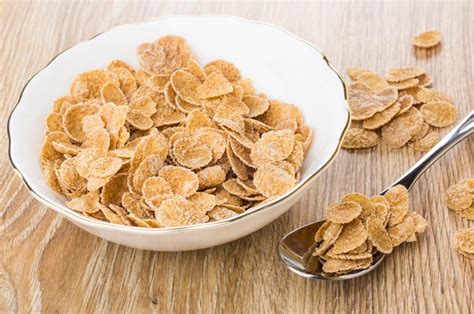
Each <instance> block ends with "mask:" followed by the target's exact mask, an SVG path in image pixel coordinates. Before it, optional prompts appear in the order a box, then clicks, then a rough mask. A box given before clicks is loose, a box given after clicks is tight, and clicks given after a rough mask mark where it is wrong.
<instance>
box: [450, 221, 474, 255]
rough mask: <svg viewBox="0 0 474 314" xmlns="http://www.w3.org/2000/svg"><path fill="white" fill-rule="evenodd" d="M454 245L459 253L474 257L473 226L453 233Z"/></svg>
mask: <svg viewBox="0 0 474 314" xmlns="http://www.w3.org/2000/svg"><path fill="white" fill-rule="evenodd" d="M454 246H455V248H456V250H457V251H458V252H459V253H460V254H462V255H464V256H466V257H467V258H470V259H474V228H466V229H461V230H458V231H457V232H456V233H455V234H454Z"/></svg>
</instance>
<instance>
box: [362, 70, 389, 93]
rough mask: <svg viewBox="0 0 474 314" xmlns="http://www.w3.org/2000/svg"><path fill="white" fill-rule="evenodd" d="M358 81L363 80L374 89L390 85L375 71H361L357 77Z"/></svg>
mask: <svg viewBox="0 0 474 314" xmlns="http://www.w3.org/2000/svg"><path fill="white" fill-rule="evenodd" d="M357 81H358V82H362V83H364V84H365V85H367V86H368V87H369V88H370V89H372V90H380V89H384V88H387V87H389V85H388V83H387V81H386V80H384V79H383V78H382V77H380V76H379V75H378V74H376V73H373V72H365V73H361V74H360V75H358V77H357Z"/></svg>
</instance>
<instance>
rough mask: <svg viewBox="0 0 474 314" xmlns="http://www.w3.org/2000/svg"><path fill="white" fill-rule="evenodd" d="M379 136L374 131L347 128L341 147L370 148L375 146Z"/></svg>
mask: <svg viewBox="0 0 474 314" xmlns="http://www.w3.org/2000/svg"><path fill="white" fill-rule="evenodd" d="M378 143H379V136H378V135H377V133H376V132H374V131H371V130H366V129H363V128H351V129H349V130H347V132H346V135H345V136H344V140H343V141H342V147H343V148H347V149H359V148H370V147H374V146H377V145H378Z"/></svg>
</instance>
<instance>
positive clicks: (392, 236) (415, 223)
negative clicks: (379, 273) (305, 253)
mask: <svg viewBox="0 0 474 314" xmlns="http://www.w3.org/2000/svg"><path fill="white" fill-rule="evenodd" d="M408 203H409V199H408V191H407V189H406V188H405V187H404V186H402V185H396V186H394V187H392V188H391V189H389V190H388V191H387V193H386V194H385V195H383V196H381V195H376V196H373V197H371V198H370V197H367V196H365V195H363V194H360V193H350V194H348V195H346V196H344V198H343V199H342V200H341V201H340V202H338V203H335V204H332V205H330V206H329V207H328V208H327V209H326V214H325V219H326V221H325V222H324V224H323V225H322V226H321V227H320V228H319V229H318V231H317V233H316V235H315V237H314V240H315V242H316V243H317V246H316V248H315V250H314V252H313V256H316V257H317V258H318V259H319V261H320V262H321V264H322V270H323V272H324V273H326V274H328V275H342V274H347V273H350V272H352V271H355V270H361V269H366V268H368V267H369V266H370V265H371V264H372V262H373V258H374V255H375V254H377V253H378V252H381V253H384V254H389V253H391V252H392V250H393V248H394V247H397V246H399V245H400V244H402V243H403V242H414V241H416V240H417V239H416V234H418V233H422V232H424V231H425V229H426V227H427V222H426V220H425V219H424V218H423V217H422V216H420V215H419V214H417V213H416V212H414V211H411V210H409V204H408Z"/></svg>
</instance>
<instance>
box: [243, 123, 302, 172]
mask: <svg viewBox="0 0 474 314" xmlns="http://www.w3.org/2000/svg"><path fill="white" fill-rule="evenodd" d="M294 145H295V137H294V134H293V132H292V131H291V130H278V131H269V132H267V133H264V134H263V135H262V137H261V138H260V139H259V140H258V141H257V142H256V143H255V145H254V147H253V148H252V149H251V152H250V158H251V159H252V162H253V163H254V164H256V165H261V164H265V163H269V162H274V161H281V160H284V159H285V158H287V157H288V156H290V154H291V153H292V151H293V147H294Z"/></svg>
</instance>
